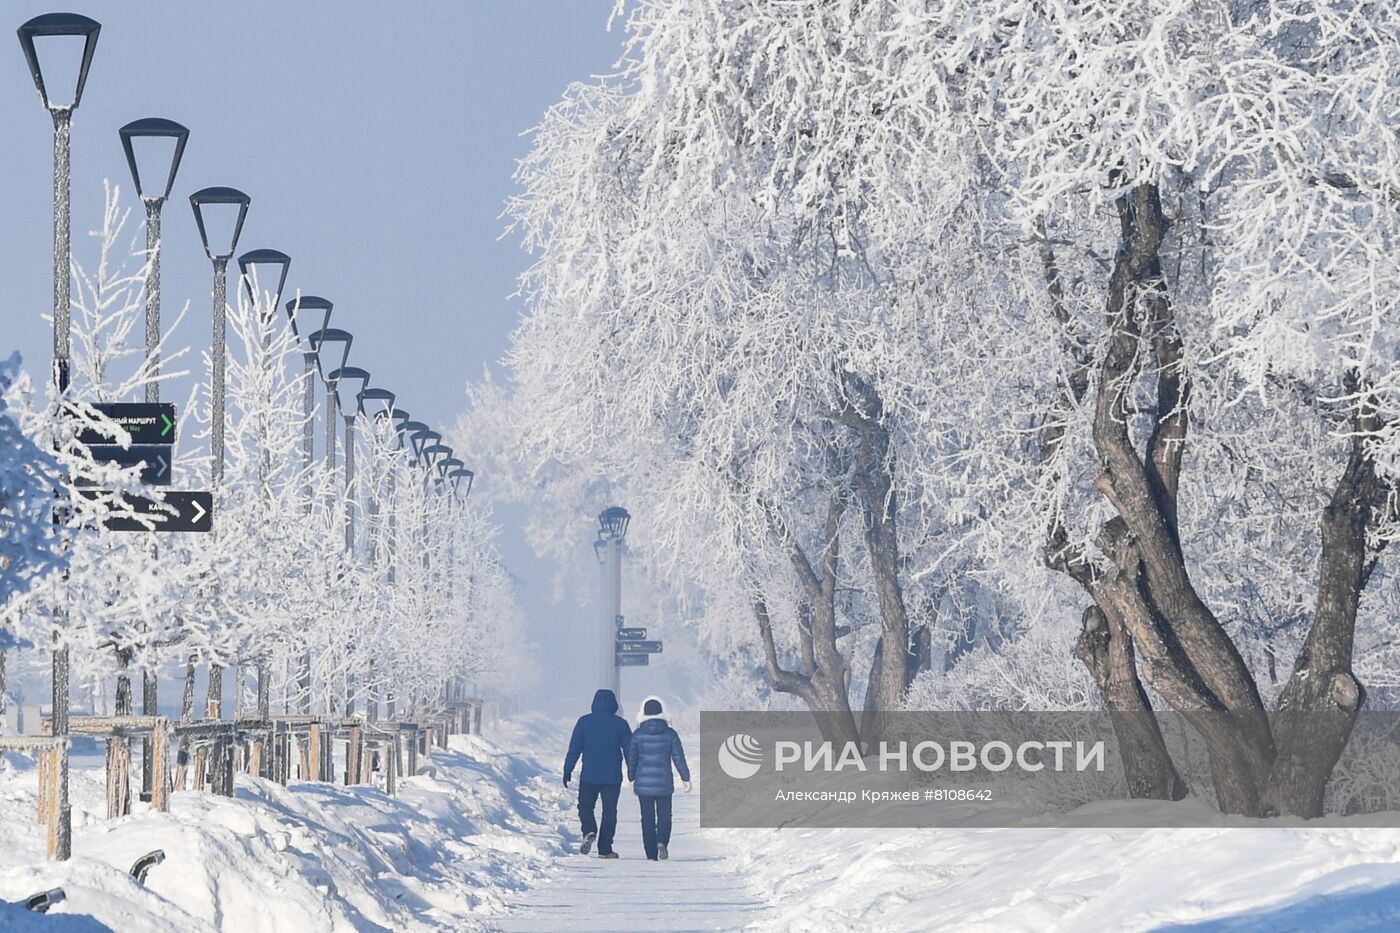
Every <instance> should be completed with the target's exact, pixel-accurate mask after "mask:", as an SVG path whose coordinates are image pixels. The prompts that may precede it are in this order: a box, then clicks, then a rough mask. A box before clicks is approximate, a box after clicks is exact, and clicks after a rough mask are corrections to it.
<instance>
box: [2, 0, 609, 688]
mask: <svg viewBox="0 0 1400 933" xmlns="http://www.w3.org/2000/svg"><path fill="white" fill-rule="evenodd" d="M611 8H612V0H511V2H500V0H492V2H487V0H471V2H466V0H433V2H415V3H412V4H402V5H398V4H385V3H374V2H368V0H342V2H337V3H329V2H319V3H310V2H300V3H288V2H286V0H245V2H240V3H238V4H236V5H221V4H208V3H189V2H187V0H185V2H180V0H145V2H142V3H139V4H135V3H130V2H118V0H87V2H79V3H75V4H73V5H71V6H67V5H65V4H64V3H58V4H47V3H32V2H20V3H13V4H6V5H5V14H6V15H5V17H4V19H3V21H0V26H3V27H4V28H3V29H0V126H3V127H5V133H4V145H3V146H0V179H3V183H0V218H3V220H2V221H0V281H3V282H4V288H5V290H4V299H3V306H0V355H8V354H9V353H10V352H12V351H13V350H16V349H17V350H19V351H20V352H21V353H22V354H23V357H24V366H25V369H26V370H28V371H29V372H30V373H31V375H33V377H34V378H35V379H36V380H41V379H44V378H47V373H48V372H49V364H50V360H51V356H52V349H51V348H52V336H51V330H50V327H49V325H48V324H47V323H46V322H45V321H44V320H43V319H42V317H41V315H44V314H46V313H48V312H49V310H50V308H51V301H52V298H51V269H52V245H51V232H52V219H51V218H52V215H51V203H52V201H51V198H52V180H51V165H52V127H53V124H52V121H51V119H50V117H49V115H48V113H47V112H45V111H44V109H43V107H42V106H41V105H40V103H39V100H38V95H37V93H36V92H35V89H34V84H33V81H32V80H31V79H30V76H29V73H28V70H27V69H26V67H25V64H24V58H23V55H22V54H21V52H20V48H19V43H18V41H16V40H15V39H14V38H13V30H14V29H15V28H16V27H18V26H19V25H20V24H21V23H23V22H24V21H25V20H27V19H29V18H30V17H31V16H35V15H38V14H40V13H46V12H52V11H55V10H60V9H62V10H71V11H73V12H78V13H83V14H85V15H88V16H91V17H93V18H94V19H96V20H98V21H99V22H101V23H102V34H101V38H100V40H99V42H98V47H97V53H96V56H95V57H94V60H93V64H92V71H91V75H90V77H89V79H88V84H87V87H86V90H85V91H84V95H83V100H82V104H81V106H80V108H79V109H78V111H77V114H76V116H75V118H74V128H73V254H74V257H75V259H77V260H78V261H81V262H84V263H92V262H93V261H94V258H93V257H94V256H95V249H96V244H95V242H93V241H92V240H91V239H90V238H89V237H88V236H87V232H88V231H89V230H92V229H93V228H95V227H97V226H99V224H100V221H101V209H102V181H103V179H104V178H109V179H111V180H112V181H113V182H115V183H117V184H119V185H121V187H122V192H123V202H124V204H126V205H127V206H130V207H131V208H132V213H131V216H130V218H129V220H128V227H127V233H128V234H129V235H130V236H131V237H132V242H133V243H139V244H141V246H142V247H143V246H144V232H143V227H142V225H141V224H142V220H143V216H144V214H143V211H142V209H141V207H140V204H139V202H138V201H137V199H136V196H135V192H134V190H132V185H131V178H130V174H129V172H128V169H127V167H126V162H125V159H124V157H123V155H122V150H121V145H120V143H119V141H118V137H117V129H118V127H120V126H122V125H123V124H125V123H127V122H129V121H130V120H134V119H137V118H141V117H153V116H154V117H166V118H169V119H172V120H176V121H178V122H180V123H183V124H185V125H186V126H188V127H189V128H190V142H189V147H188V149H187V150H186V152H185V158H184V162H183V164H182V166H181V168H180V175H179V177H178V179H177V180H176V187H175V190H174V192H173V193H172V195H171V200H170V202H169V203H168V204H167V205H166V208H165V213H164V225H163V227H164V230H163V232H164V236H165V246H164V252H163V255H162V277H163V280H164V287H163V291H162V296H163V299H162V300H163V311H162V318H163V323H165V324H167V325H168V324H169V323H170V322H172V321H174V320H175V317H176V315H177V313H178V312H179V310H180V308H181V306H182V305H183V304H184V303H185V302H186V301H188V302H189V303H190V310H189V313H188V315H187V316H186V319H185V322H184V324H183V326H182V327H181V330H180V332H179V333H178V335H177V336H176V338H174V340H173V345H174V346H186V345H187V346H190V347H191V348H192V351H193V352H192V353H191V354H188V355H187V356H186V357H185V359H183V360H182V361H181V362H180V364H178V365H179V366H180V368H185V369H193V368H195V367H197V366H199V365H200V363H199V360H200V357H199V355H198V352H199V351H200V350H202V349H205V348H207V347H208V344H209V339H210V337H209V332H210V323H209V316H210V310H209V306H210V275H211V271H210V265H209V262H208V260H207V259H206V258H205V256H204V253H203V250H202V248H201V246H200V243H199V238H198V235H197V233H196V231H195V226H194V220H193V215H192V212H191V210H190V207H189V203H188V196H189V194H190V192H192V191H195V190H197V189H199V188H202V187H205V186H208V185H228V186H232V187H235V188H240V189H242V190H244V191H246V192H247V193H248V194H249V195H250V196H251V197H252V207H251V209H250V210H249V213H248V221H247V225H246V226H245V228H244V232H243V237H242V240H241V241H240V244H239V251H240V252H242V251H244V250H248V249H254V248H259V247H271V248H274V249H280V250H283V251H284V252H286V253H288V254H290V255H291V257H292V273H291V277H290V278H289V280H288V285H287V289H288V293H289V295H290V294H294V293H295V291H296V290H297V289H301V290H302V291H303V292H305V293H307V294H319V295H324V296H325V297H327V298H329V299H331V300H332V301H333V302H335V305H336V308H335V314H334V318H333V321H332V323H333V325H334V326H337V327H342V328H345V329H347V330H349V331H351V332H352V333H353V334H354V335H355V344H354V350H353V352H352V354H351V357H350V362H351V364H353V365H358V366H363V367H364V368H366V369H368V370H369V371H370V372H371V374H372V375H373V377H374V378H373V382H374V383H375V384H377V385H383V386H385V387H387V388H390V389H392V390H394V391H395V392H397V393H399V403H398V404H399V406H400V407H402V408H405V409H407V410H409V411H410V412H412V413H413V415H414V417H415V418H417V419H419V420H423V421H427V422H428V423H429V424H432V425H434V426H435V427H439V428H441V427H445V426H447V425H449V424H450V423H451V421H452V420H453V419H454V418H455V416H456V414H457V413H458V412H459V411H460V410H461V409H462V408H463V407H464V404H465V401H464V397H463V388H464V386H465V384H466V382H467V381H468V380H469V379H474V378H478V377H479V376H480V375H481V373H482V370H483V368H484V367H486V366H488V365H492V364H494V363H495V361H497V360H498V359H500V358H501V356H502V355H503V354H504V352H505V350H506V347H507V336H508V334H509V332H510V330H511V329H512V328H513V327H514V325H515V322H516V319H517V316H518V314H519V312H520V305H519V303H518V302H514V301H508V300H507V296H508V295H510V294H511V293H512V292H513V291H514V288H515V277H516V276H517V275H518V274H519V273H520V272H521V271H522V270H523V269H524V268H525V266H526V264H527V261H528V257H527V256H526V254H525V253H524V252H523V251H522V250H521V249H520V248H519V246H518V245H517V243H516V242H515V241H514V240H513V239H506V240H500V239H498V238H499V237H500V235H501V233H502V231H503V228H504V222H503V221H502V220H500V219H499V214H500V211H501V209H502V206H503V203H504V201H505V199H506V197H507V196H508V195H509V193H510V192H511V190H512V188H513V185H512V182H511V174H512V172H513V171H514V168H515V161H516V159H518V158H519V157H521V156H522V155H524V154H525V152H526V151H527V149H528V146H529V140H528V138H527V137H525V136H523V135H521V134H523V133H524V132H525V131H527V130H529V129H530V128H531V127H532V126H534V125H535V124H536V123H537V122H538V121H539V119H540V117H541V115H542V114H543V113H544V111H545V109H546V108H548V107H549V106H550V105H551V104H552V103H554V102H555V101H556V100H558V99H559V97H560V96H561V95H562V94H563V91H564V89H565V87H566V86H567V85H568V84H569V83H570V82H573V81H587V80H588V79H589V78H590V76H591V75H597V74H605V73H607V72H609V71H610V70H611V66H612V64H613V62H614V61H615V60H616V59H617V57H618V56H619V54H620V52H621V49H622V41H623V40H622V34H621V31H620V28H618V27H615V28H614V30H613V31H612V32H608V31H607V22H608V15H609V12H610V11H611ZM5 36H9V38H8V39H6V38H5ZM50 81H51V83H52V81H53V79H52V78H51V79H50ZM75 294H76V292H75ZM232 294H233V290H232V287H231V288H230V296H232ZM134 339H136V340H140V339H141V335H140V334H139V333H138V334H136V335H134ZM187 392H188V386H187V385H185V384H179V383H176V384H171V385H169V386H167V387H166V388H165V389H164V390H163V393H164V397H165V398H168V399H174V400H183V399H184V398H185V397H186V395H187ZM318 434H319V432H318ZM317 443H318V456H319V443H320V442H319V439H318V442H317ZM468 465H469V466H470V464H468ZM480 481H481V482H489V481H490V479H489V477H485V476H483V477H481V478H480ZM521 518H522V516H521V515H519V514H517V513H516V511H515V510H505V511H503V512H501V513H499V514H498V516H497V520H498V521H499V522H500V523H501V524H502V525H503V536H502V548H503V552H504V557H505V560H506V562H507V564H508V565H509V567H510V569H511V571H512V572H513V573H514V574H515V575H516V577H517V578H519V580H520V581H521V587H520V588H521V592H522V596H523V601H524V604H525V607H526V610H527V612H528V613H529V615H530V619H531V629H532V638H533V640H534V641H536V642H537V643H539V645H540V647H541V650H540V651H539V657H540V659H541V662H542V671H541V674H542V676H541V678H540V683H541V686H542V688H543V689H544V690H545V691H546V692H547V693H549V694H554V695H557V696H558V697H559V699H561V700H564V699H565V698H568V699H569V700H572V699H573V698H574V697H575V696H577V695H578V694H580V693H584V692H589V691H591V687H592V681H593V672H592V671H591V670H588V669H583V670H580V669H578V666H577V664H575V663H571V661H572V660H573V659H576V658H578V657H586V658H590V659H591V658H593V657H594V654H593V650H592V649H591V647H590V646H591V641H588V639H590V638H591V637H592V635H593V634H594V633H595V631H596V624H595V623H594V619H596V613H597V608H596V603H595V600H596V593H595V592H594V591H593V590H592V589H590V590H589V591H588V592H585V593H581V594H579V596H580V599H581V600H582V605H578V604H575V601H566V602H565V603H564V604H562V605H560V604H554V603H552V601H551V595H552V593H551V589H552V588H551V585H550V574H551V573H552V567H550V566H549V565H546V564H543V563H541V562H540V561H538V560H536V559H535V558H534V556H533V554H532V553H531V552H530V551H529V549H528V547H527V546H526V545H525V544H524V542H523V538H522V536H521V534H520V533H519V531H518V528H519V525H520V522H521ZM589 537H591V532H590V533H589Z"/></svg>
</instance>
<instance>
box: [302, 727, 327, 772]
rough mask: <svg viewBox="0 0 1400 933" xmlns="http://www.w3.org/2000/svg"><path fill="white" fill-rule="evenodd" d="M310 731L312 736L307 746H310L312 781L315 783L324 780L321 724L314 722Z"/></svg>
mask: <svg viewBox="0 0 1400 933" xmlns="http://www.w3.org/2000/svg"><path fill="white" fill-rule="evenodd" d="M309 731H310V733H311V734H310V736H309V738H308V739H307V745H308V746H309V750H308V755H309V757H310V759H311V767H310V771H311V778H310V779H311V780H313V781H319V780H322V778H321V724H320V723H319V722H313V723H312V724H311V729H310V730H309ZM302 779H303V780H305V779H306V777H305V775H303V776H302Z"/></svg>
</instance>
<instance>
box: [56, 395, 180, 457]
mask: <svg viewBox="0 0 1400 933" xmlns="http://www.w3.org/2000/svg"><path fill="white" fill-rule="evenodd" d="M92 407H93V408H95V409H96V410H97V411H98V412H99V413H100V414H102V415H104V416H106V417H107V418H110V419H111V420H112V421H115V422H116V423H117V424H118V425H119V426H120V427H121V428H122V430H124V431H126V433H128V434H130V435H131V443H133V444H165V445H166V446H169V445H171V444H173V443H175V406H174V405H173V404H172V403H170V402H101V403H99V404H96V405H94V406H92ZM78 443H80V444H86V445H87V446H89V447H94V446H98V445H104V444H115V443H116V440H115V439H113V438H111V437H108V436H107V435H105V434H103V433H101V432H100V431H94V430H92V429H91V428H84V429H83V430H82V431H79V432H78Z"/></svg>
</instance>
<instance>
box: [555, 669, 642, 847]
mask: <svg viewBox="0 0 1400 933" xmlns="http://www.w3.org/2000/svg"><path fill="white" fill-rule="evenodd" d="M631 736H632V730H631V729H630V728H628V726H627V720H625V719H623V718H622V717H621V716H619V715H617V697H616V696H614V695H613V692H612V691H611V690H599V691H598V692H597V693H595V694H593V712H591V713H589V714H588V715H587V716H580V717H579V720H578V722H577V723H575V724H574V734H573V736H571V737H570V739H569V754H568V755H566V756H565V757H564V786H565V787H568V786H569V781H570V780H572V779H573V776H574V765H575V764H577V763H578V759H579V756H580V755H582V756H583V773H582V774H581V775H579V782H578V821H579V828H580V829H581V830H582V831H583V845H581V846H580V847H579V851H580V852H582V853H583V854H584V855H587V854H588V853H589V852H590V851H591V850H592V848H593V840H594V839H597V840H598V857H599V858H617V853H616V852H614V851H613V847H612V844H613V833H615V832H616V831H617V797H618V794H620V793H622V756H623V754H624V753H625V751H626V749H627V740H628V739H629V738H631ZM629 773H630V772H629ZM599 797H602V798H603V826H602V829H601V830H600V829H599V827H598V823H597V820H595V819H594V816H593V807H594V806H595V805H596V804H597V802H598V798H599Z"/></svg>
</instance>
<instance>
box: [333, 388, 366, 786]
mask: <svg viewBox="0 0 1400 933" xmlns="http://www.w3.org/2000/svg"><path fill="white" fill-rule="evenodd" d="M326 379H327V380H328V381H329V382H330V383H331V384H333V385H334V386H335V397H336V405H337V406H338V407H339V408H340V413H341V415H342V416H343V417H344V418H345V559H346V560H347V561H349V562H352V563H353V562H354V560H355V419H356V418H358V417H359V414H360V405H361V401H360V393H361V392H363V391H364V389H365V387H366V386H368V385H369V372H368V371H367V370H365V369H362V368H360V367H359V366H342V367H340V368H339V369H337V370H336V371H335V372H333V373H331V374H330V375H329V376H327V377H326ZM342 392H344V393H345V397H344V398H341V393H342ZM345 650H346V653H347V654H348V656H349V657H348V658H347V660H346V670H345V715H346V716H353V715H355V675H354V674H353V673H352V672H351V670H350V660H351V659H353V657H354V655H355V641H354V638H353V636H352V637H351V639H350V641H349V642H348V643H347V644H346V646H345ZM346 767H347V769H348V771H347V773H357V771H356V765H355V764H354V763H350V764H347V766H346Z"/></svg>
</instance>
